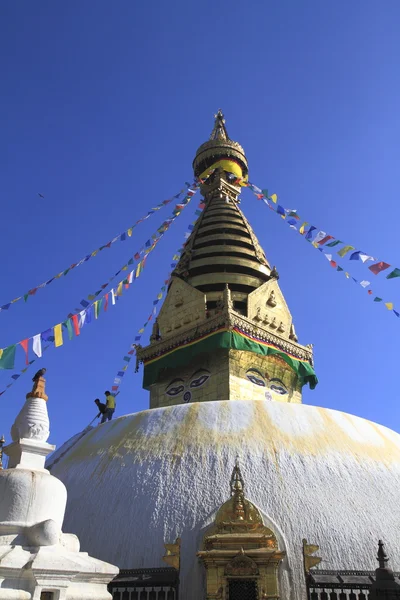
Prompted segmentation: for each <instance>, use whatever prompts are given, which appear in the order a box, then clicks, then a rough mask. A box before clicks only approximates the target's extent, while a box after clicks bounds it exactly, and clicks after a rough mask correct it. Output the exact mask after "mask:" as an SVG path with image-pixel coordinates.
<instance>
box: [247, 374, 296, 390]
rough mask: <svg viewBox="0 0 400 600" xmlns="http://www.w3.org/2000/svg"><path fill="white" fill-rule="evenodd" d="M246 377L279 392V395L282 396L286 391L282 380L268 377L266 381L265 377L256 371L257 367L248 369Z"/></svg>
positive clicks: (256, 383) (252, 381)
mask: <svg viewBox="0 0 400 600" xmlns="http://www.w3.org/2000/svg"><path fill="white" fill-rule="evenodd" d="M246 377H247V379H248V380H249V381H251V383H254V384H255V385H259V386H260V387H269V389H270V390H271V392H274V393H275V394H279V395H280V396H284V395H285V394H287V393H288V391H287V388H286V386H285V384H284V383H283V381H281V380H280V379H270V380H269V381H268V383H267V381H266V379H265V377H264V376H263V375H261V373H260V371H257V369H249V370H248V371H247V373H246Z"/></svg>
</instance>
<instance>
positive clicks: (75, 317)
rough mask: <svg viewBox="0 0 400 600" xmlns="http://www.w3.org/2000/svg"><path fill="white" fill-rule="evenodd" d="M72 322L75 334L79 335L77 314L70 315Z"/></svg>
mask: <svg viewBox="0 0 400 600" xmlns="http://www.w3.org/2000/svg"><path fill="white" fill-rule="evenodd" d="M72 323H73V325H74V331H75V335H79V334H80V331H79V321H78V315H72Z"/></svg>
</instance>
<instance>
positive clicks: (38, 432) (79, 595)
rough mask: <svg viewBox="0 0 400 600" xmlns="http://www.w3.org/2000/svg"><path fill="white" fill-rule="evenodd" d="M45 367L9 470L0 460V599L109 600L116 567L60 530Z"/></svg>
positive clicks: (24, 412) (21, 421) (61, 497)
mask: <svg viewBox="0 0 400 600" xmlns="http://www.w3.org/2000/svg"><path fill="white" fill-rule="evenodd" d="M43 371H45V369H42V370H41V371H39V372H38V373H37V375H36V376H35V378H34V386H33V389H32V392H30V393H29V394H28V395H27V397H26V402H25V404H24V406H23V407H22V409H21V411H20V413H19V414H18V416H17V418H16V420H15V422H14V425H13V426H12V429H11V437H12V440H13V441H12V443H11V444H10V445H8V446H6V447H4V452H5V454H7V455H8V457H9V461H8V468H7V469H4V470H3V469H2V465H1V464H0V600H91V599H93V600H94V599H96V600H110V599H111V595H110V594H109V592H108V591H107V585H108V583H109V582H110V581H111V580H112V579H113V578H114V577H115V575H117V573H118V568H117V567H114V566H113V565H111V564H107V563H105V562H103V561H100V560H97V559H95V558H92V557H91V556H89V555H88V554H87V553H86V552H80V546H79V539H78V538H77V536H76V535H74V534H67V533H63V532H62V525H63V518H64V511H65V505H66V501H67V490H66V489H65V486H64V484H63V483H62V482H61V481H60V480H59V479H57V478H56V477H53V476H52V475H50V473H49V471H47V469H45V468H44V463H45V459H46V456H47V455H48V454H49V453H50V452H53V451H54V449H55V446H52V445H51V444H48V443H47V439H48V437H49V435H50V431H49V418H48V414H47V406H46V402H47V395H46V393H45V379H44V377H43ZM2 450H3V449H2ZM1 462H2V461H0V463H1Z"/></svg>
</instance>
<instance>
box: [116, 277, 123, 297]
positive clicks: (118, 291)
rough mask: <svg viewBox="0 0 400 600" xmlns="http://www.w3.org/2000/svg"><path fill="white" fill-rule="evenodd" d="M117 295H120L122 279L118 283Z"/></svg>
mask: <svg viewBox="0 0 400 600" xmlns="http://www.w3.org/2000/svg"><path fill="white" fill-rule="evenodd" d="M117 296H122V281H121V283H119V284H118V287H117Z"/></svg>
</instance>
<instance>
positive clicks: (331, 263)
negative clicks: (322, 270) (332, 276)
mask: <svg viewBox="0 0 400 600" xmlns="http://www.w3.org/2000/svg"><path fill="white" fill-rule="evenodd" d="M330 265H331V267H334V268H335V269H336V267H337V262H335V261H334V260H331V261H330Z"/></svg>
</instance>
